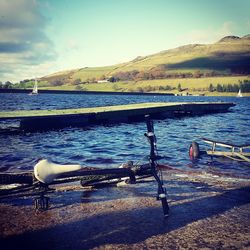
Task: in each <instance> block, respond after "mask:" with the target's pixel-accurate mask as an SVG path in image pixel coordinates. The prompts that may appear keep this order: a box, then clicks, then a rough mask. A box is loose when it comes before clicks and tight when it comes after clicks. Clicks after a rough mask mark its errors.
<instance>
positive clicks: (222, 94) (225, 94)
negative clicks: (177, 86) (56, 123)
mask: <svg viewBox="0 0 250 250" xmlns="http://www.w3.org/2000/svg"><path fill="white" fill-rule="evenodd" d="M31 91H32V89H14V88H13V89H0V93H6V94H7V93H8V94H10V93H24V94H28V93H30V92H31ZM39 94H77V95H79V94H83V95H140V96H143V95H146V96H176V97H186V96H199V97H203V96H205V97H236V96H237V93H236V92H235V93H231V92H211V93H205V94H204V92H202V93H197V92H193V91H190V92H189V94H188V95H185V94H182V93H181V92H180V93H173V92H125V91H124V92H119V91H87V90H85V91H84V90H59V89H39ZM243 97H250V93H243Z"/></svg>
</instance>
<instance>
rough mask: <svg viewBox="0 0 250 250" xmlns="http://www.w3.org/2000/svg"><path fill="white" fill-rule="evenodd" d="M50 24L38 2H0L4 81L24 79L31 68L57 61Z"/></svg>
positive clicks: (0, 58)
mask: <svg viewBox="0 0 250 250" xmlns="http://www.w3.org/2000/svg"><path fill="white" fill-rule="evenodd" d="M47 24H48V20H47V19H46V18H45V17H44V16H42V14H41V13H40V11H39V5H38V3H37V1H36V0H11V1H9V0H1V1H0V68H1V70H0V81H6V80H11V81H17V80H22V75H27V76H28V75H29V72H30V69H31V66H33V65H34V66H36V65H42V64H44V63H45V64H46V63H47V62H50V61H53V60H54V59H55V57H56V53H55V50H54V46H53V44H52V42H51V41H50V40H49V38H48V37H47V36H46V34H45V28H46V26H47ZM38 68H39V67H38ZM22 71H23V73H22V74H21V72H22Z"/></svg>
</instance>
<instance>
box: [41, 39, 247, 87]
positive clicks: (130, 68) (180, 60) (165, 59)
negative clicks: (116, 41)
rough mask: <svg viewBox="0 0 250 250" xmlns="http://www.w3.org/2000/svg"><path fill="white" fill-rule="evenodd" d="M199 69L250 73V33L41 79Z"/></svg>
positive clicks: (162, 73)
mask: <svg viewBox="0 0 250 250" xmlns="http://www.w3.org/2000/svg"><path fill="white" fill-rule="evenodd" d="M197 72H200V74H201V75H205V74H210V75H211V76H212V75H214V74H216V75H235V74H243V75H244V74H249V73H250V34H248V35H245V36H243V37H238V36H225V37H223V38H221V39H220V40H219V41H217V42H215V43H212V44H188V45H183V46H179V47H176V48H173V49H168V50H163V51H160V52H158V53H155V54H151V55H147V56H137V57H136V58H134V59H133V60H131V61H129V62H124V63H120V64H116V65H111V66H104V67H85V68H79V69H73V70H67V71H60V72H55V73H53V74H51V75H48V76H44V77H42V78H41V79H42V80H45V81H48V82H50V83H53V81H61V83H63V84H73V83H74V82H76V80H78V82H96V81H98V80H104V79H110V78H112V79H113V80H118V81H119V80H131V78H132V79H133V80H135V79H138V80H140V79H144V80H145V79H151V78H152V79H157V78H161V79H162V78H164V77H166V78H169V77H176V76H180V75H182V76H184V77H194V75H195V73H197ZM131 74H132V75H133V74H134V75H133V76H131ZM185 74H186V76H185ZM136 75H137V77H136ZM148 75H150V76H148ZM196 75H197V74H196ZM148 77H149V78H148ZM150 77H151V78H150Z"/></svg>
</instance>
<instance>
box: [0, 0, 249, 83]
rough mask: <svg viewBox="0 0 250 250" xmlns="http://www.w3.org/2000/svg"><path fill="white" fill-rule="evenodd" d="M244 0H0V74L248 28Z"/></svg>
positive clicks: (107, 59) (116, 59) (109, 58)
mask: <svg viewBox="0 0 250 250" xmlns="http://www.w3.org/2000/svg"><path fill="white" fill-rule="evenodd" d="M249 9H250V1H248V0H209V1H207V0H0V81H2V82H5V81H7V80H10V81H14V82H15V81H19V80H23V79H26V78H32V77H41V76H44V75H47V74H50V73H54V72H57V71H60V70H67V69H74V68H82V67H95V66H106V65H112V64H117V63H121V62H125V61H130V60H132V59H134V58H135V57H137V56H145V55H149V54H153V53H157V52H159V51H162V50H166V49H171V48H175V47H178V46H181V45H185V44H191V43H214V42H216V41H218V40H219V39H220V38H222V37H224V36H227V35H237V36H240V37H241V36H244V35H247V34H250V15H249V13H248V12H249Z"/></svg>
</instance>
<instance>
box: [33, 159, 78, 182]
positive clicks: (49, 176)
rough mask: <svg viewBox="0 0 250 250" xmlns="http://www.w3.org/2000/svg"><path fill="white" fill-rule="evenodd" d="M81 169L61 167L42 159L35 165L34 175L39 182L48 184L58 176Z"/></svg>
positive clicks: (75, 166) (70, 166)
mask: <svg viewBox="0 0 250 250" xmlns="http://www.w3.org/2000/svg"><path fill="white" fill-rule="evenodd" d="M81 168H82V167H81V166H80V165H61V164H56V163H53V162H49V161H48V160H46V159H43V160H40V161H39V162H38V163H37V164H36V165H35V167H34V175H35V177H36V179H37V180H39V181H40V182H42V183H44V184H50V183H51V182H53V180H54V179H55V178H56V177H57V176H59V175H60V174H64V173H68V172H73V171H77V170H80V169H81Z"/></svg>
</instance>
